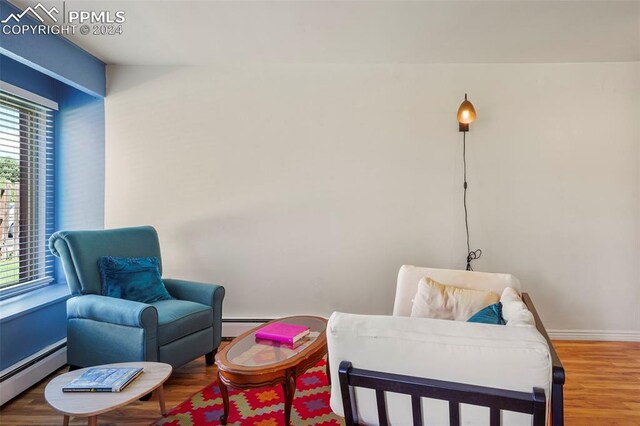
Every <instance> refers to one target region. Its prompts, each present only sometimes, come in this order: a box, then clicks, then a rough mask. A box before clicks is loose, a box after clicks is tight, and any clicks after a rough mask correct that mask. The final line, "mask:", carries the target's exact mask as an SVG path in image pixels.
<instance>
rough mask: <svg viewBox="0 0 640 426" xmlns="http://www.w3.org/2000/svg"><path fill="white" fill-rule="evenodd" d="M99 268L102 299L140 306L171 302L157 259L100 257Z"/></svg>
mask: <svg viewBox="0 0 640 426" xmlns="http://www.w3.org/2000/svg"><path fill="white" fill-rule="evenodd" d="M98 264H99V267H100V277H101V279H102V294H103V295H104V296H109V297H117V298H118V299H126V300H133V301H135V302H142V303H153V302H157V301H159V300H171V299H173V297H171V295H170V294H169V293H168V292H167V289H166V288H165V286H164V283H163V282H162V279H161V278H160V269H159V268H158V266H159V265H160V262H159V261H158V258H157V257H112V256H103V257H101V258H100V260H99V261H98Z"/></svg>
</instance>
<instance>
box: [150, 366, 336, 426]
mask: <svg viewBox="0 0 640 426" xmlns="http://www.w3.org/2000/svg"><path fill="white" fill-rule="evenodd" d="M325 364H326V362H325V361H324V360H323V361H320V362H319V363H318V364H316V366H315V367H313V368H310V369H309V370H307V372H306V373H305V374H303V375H302V376H300V377H298V382H297V386H296V395H295V398H294V399H293V409H292V410H291V424H293V425H296V426H298V425H300V426H316V425H317V426H320V425H321V426H329V425H344V421H343V420H342V418H341V417H339V416H337V415H335V414H333V412H332V411H331V408H330V407H329V395H330V391H331V387H330V386H329V383H328V381H327V376H326V374H325ZM222 413H223V409H222V396H220V388H219V387H218V382H217V381H216V382H213V383H212V384H210V385H209V386H207V387H205V388H204V389H202V390H201V391H200V392H198V393H197V394H195V395H194V396H192V397H191V398H190V399H188V400H186V401H185V402H183V403H182V404H180V405H178V406H177V407H176V408H174V409H173V410H171V412H169V414H167V416H166V417H164V418H162V419H161V420H160V421H158V423H156V424H157V425H171V426H178V425H180V426H188V425H218V424H220V422H219V420H218V419H219V418H220V416H221V415H222ZM227 424H229V425H238V426H280V425H283V424H284V400H283V392H282V387H281V386H275V387H270V388H261V389H251V390H246V391H240V390H236V389H233V388H229V418H228V421H227Z"/></svg>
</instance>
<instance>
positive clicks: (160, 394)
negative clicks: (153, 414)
mask: <svg viewBox="0 0 640 426" xmlns="http://www.w3.org/2000/svg"><path fill="white" fill-rule="evenodd" d="M156 392H157V393H158V403H159V404H160V413H161V414H162V415H163V416H164V415H166V414H167V409H166V408H165V405H164V387H163V386H162V385H160V386H158V388H157V389H156Z"/></svg>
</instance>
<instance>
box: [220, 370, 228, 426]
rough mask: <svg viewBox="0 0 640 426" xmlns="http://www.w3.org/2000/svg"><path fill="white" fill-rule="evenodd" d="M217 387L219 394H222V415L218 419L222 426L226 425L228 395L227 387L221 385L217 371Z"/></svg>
mask: <svg viewBox="0 0 640 426" xmlns="http://www.w3.org/2000/svg"><path fill="white" fill-rule="evenodd" d="M218 386H219V387H220V393H221V394H222V405H223V407H224V414H223V415H222V416H221V417H220V423H221V424H223V425H226V424H227V419H228V418H229V393H228V391H227V385H225V384H224V383H222V379H221V378H220V372H219V371H218Z"/></svg>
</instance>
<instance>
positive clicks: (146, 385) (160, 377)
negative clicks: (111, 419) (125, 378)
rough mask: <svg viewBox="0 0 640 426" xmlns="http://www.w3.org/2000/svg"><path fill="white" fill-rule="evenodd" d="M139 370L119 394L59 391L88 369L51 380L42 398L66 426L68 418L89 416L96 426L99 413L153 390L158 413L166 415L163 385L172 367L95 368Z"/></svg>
mask: <svg viewBox="0 0 640 426" xmlns="http://www.w3.org/2000/svg"><path fill="white" fill-rule="evenodd" d="M96 367H142V374H140V375H139V376H138V377H136V378H135V380H133V381H132V382H131V383H129V385H128V386H127V387H126V388H124V389H123V390H122V391H121V392H62V388H63V387H64V386H65V385H67V384H68V383H69V382H71V381H72V380H73V379H75V378H76V377H78V376H80V375H81V374H82V373H84V372H85V371H87V368H83V369H80V370H75V371H70V372H68V373H65V374H62V375H60V376H58V377H56V378H55V379H53V380H51V381H50V382H49V383H48V384H47V387H46V388H45V390H44V397H45V399H46V400H47V402H48V403H49V405H51V406H52V407H53V408H54V409H55V410H56V411H58V412H60V413H62V414H63V415H64V420H63V424H64V425H65V426H66V425H68V424H69V417H70V416H72V417H88V418H89V420H88V422H89V425H90V426H94V425H97V424H98V414H102V413H106V412H107V411H111V410H114V409H116V408H119V407H122V406H123V405H127V404H129V403H130V402H133V401H137V400H138V399H140V398H141V397H143V396H144V395H146V394H148V393H150V392H152V391H154V390H156V391H157V392H158V401H159V403H160V412H161V413H162V415H163V416H164V415H165V414H166V410H165V406H164V390H163V387H162V384H163V383H164V382H165V381H166V380H167V379H168V378H169V376H170V375H171V370H172V368H171V366H170V365H169V364H163V363H160V362H123V363H118V364H107V365H96V366H95V367H91V368H96Z"/></svg>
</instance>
